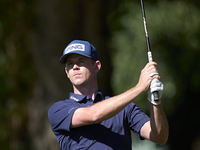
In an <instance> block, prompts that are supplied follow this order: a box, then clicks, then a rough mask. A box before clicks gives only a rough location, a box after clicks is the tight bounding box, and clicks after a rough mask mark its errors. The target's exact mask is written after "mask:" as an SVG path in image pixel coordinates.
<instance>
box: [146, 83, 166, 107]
mask: <svg viewBox="0 0 200 150" xmlns="http://www.w3.org/2000/svg"><path fill="white" fill-rule="evenodd" d="M155 91H158V94H159V100H158V101H155V100H154V95H153V92H155ZM162 92H163V83H162V82H161V81H160V80H158V79H153V80H152V81H151V85H150V88H149V90H148V92H147V93H148V96H147V99H148V100H149V101H150V102H151V103H152V104H153V105H158V104H160V103H161V96H162Z"/></svg>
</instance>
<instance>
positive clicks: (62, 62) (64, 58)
mask: <svg viewBox="0 0 200 150" xmlns="http://www.w3.org/2000/svg"><path fill="white" fill-rule="evenodd" d="M70 54H79V55H82V56H85V57H88V58H92V57H91V56H88V55H86V54H83V53H80V51H77V52H75V51H73V52H71V53H67V54H65V55H63V56H61V57H60V60H59V62H60V63H61V64H65V63H66V59H67V57H68V56H69V55H70Z"/></svg>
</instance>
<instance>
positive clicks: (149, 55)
mask: <svg viewBox="0 0 200 150" xmlns="http://www.w3.org/2000/svg"><path fill="white" fill-rule="evenodd" d="M140 2H141V8H142V16H143V22H144V30H145V36H146V42H147V51H148V59H149V62H152V61H153V58H152V54H151V48H150V42H149V35H148V31H147V22H146V16H145V10H144V4H143V1H142V0H140ZM153 95H154V100H155V101H159V93H158V91H155V92H153Z"/></svg>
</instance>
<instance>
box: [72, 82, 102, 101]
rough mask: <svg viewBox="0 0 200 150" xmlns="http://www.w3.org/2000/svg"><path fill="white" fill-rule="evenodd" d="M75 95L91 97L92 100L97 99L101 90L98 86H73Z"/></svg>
mask: <svg viewBox="0 0 200 150" xmlns="http://www.w3.org/2000/svg"><path fill="white" fill-rule="evenodd" d="M73 89H74V93H75V94H80V95H89V96H91V97H92V99H93V100H94V99H95V94H96V92H97V91H98V90H99V88H98V86H97V85H96V86H90V87H86V86H73Z"/></svg>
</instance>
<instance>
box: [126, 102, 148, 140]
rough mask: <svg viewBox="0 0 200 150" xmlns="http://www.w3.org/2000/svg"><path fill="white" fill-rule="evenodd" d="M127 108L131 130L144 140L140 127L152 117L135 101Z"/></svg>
mask: <svg viewBox="0 0 200 150" xmlns="http://www.w3.org/2000/svg"><path fill="white" fill-rule="evenodd" d="M125 109H126V112H127V118H128V122H129V126H130V128H131V130H132V131H133V132H134V133H135V134H136V135H137V136H138V138H140V139H141V140H143V138H142V137H141V136H140V129H141V127H142V126H143V125H144V124H145V123H146V122H147V121H149V120H150V118H149V117H148V116H147V115H146V114H145V113H144V112H143V111H142V110H141V109H140V108H139V107H138V106H137V105H136V104H134V103H131V104H130V105H128V106H127V107H126V108H125Z"/></svg>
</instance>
